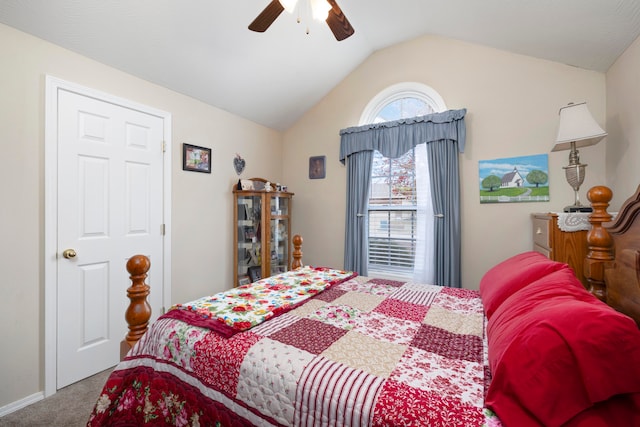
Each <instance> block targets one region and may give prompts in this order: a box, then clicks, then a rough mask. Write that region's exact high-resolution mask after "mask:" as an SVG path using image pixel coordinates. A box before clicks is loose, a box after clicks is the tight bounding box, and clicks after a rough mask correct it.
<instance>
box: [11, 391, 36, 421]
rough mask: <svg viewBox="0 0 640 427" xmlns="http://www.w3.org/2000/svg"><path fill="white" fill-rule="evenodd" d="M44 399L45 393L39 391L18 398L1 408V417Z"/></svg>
mask: <svg viewBox="0 0 640 427" xmlns="http://www.w3.org/2000/svg"><path fill="white" fill-rule="evenodd" d="M43 399H44V393H42V392H38V393H34V394H32V395H31V396H27V397H25V398H22V399H20V400H16V401H15V402H11V403H9V404H8V405H5V406H3V407H2V408H0V418H2V417H4V416H5V415H9V414H11V413H13V412H16V411H19V410H20V409H22V408H26V407H27V406H29V405H33V404H34V403H37V402H40V401H41V400H43Z"/></svg>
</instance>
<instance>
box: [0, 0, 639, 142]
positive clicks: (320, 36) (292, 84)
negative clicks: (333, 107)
mask: <svg viewBox="0 0 640 427" xmlns="http://www.w3.org/2000/svg"><path fill="white" fill-rule="evenodd" d="M305 1H306V0H300V2H305ZM337 1H338V4H339V5H340V7H341V8H342V11H343V12H344V14H345V15H346V16H347V18H348V19H349V21H350V22H351V24H352V25H353V27H354V28H355V34H354V35H353V36H352V37H350V38H348V39H346V40H344V41H341V42H338V41H336V39H335V38H334V37H333V35H332V34H331V32H330V30H329V28H328V26H327V25H326V24H325V23H324V22H315V21H311V22H309V20H308V19H306V13H305V12H304V11H302V12H301V13H300V15H301V18H302V21H303V22H302V23H300V24H298V23H296V16H294V15H289V14H288V13H287V12H284V13H282V14H281V15H280V16H279V17H278V18H277V19H276V21H275V22H274V24H273V25H272V26H271V27H270V28H269V29H268V30H267V31H266V32H265V33H256V32H252V31H249V30H248V29H247V26H248V25H249V23H250V22H251V21H253V19H254V18H255V17H256V16H257V15H258V13H260V12H261V11H262V10H263V9H264V8H265V6H267V4H268V3H269V2H270V0H108V1H107V0H0V22H1V23H4V24H6V25H9V26H12V27H15V28H17V29H19V30H22V31H24V32H27V33H30V34H33V35H35V36H37V37H40V38H42V39H45V40H48V41H50V42H52V43H55V44H57V45H60V46H62V47H64V48H67V49H69V50H72V51H75V52H77V53H80V54H82V55H84V56H87V57H89V58H92V59H95V60H97V61H100V62H102V63H104V64H107V65H110V66H113V67H115V68H118V69H120V70H123V71H125V72H128V73H130V74H133V75H135V76H138V77H141V78H143V79H145V80H148V81H151V82H154V83H156V84H159V85H162V86H165V87H167V88H170V89H172V90H175V91H177V92H180V93H183V94H185V95H188V96H191V97H194V98H197V99H199V100H201V101H203V102H206V103H208V104H211V105H214V106H216V107H219V108H222V109H224V110H227V111H229V112H231V113H234V114H237V115H239V116H242V117H245V118H247V119H249V120H252V121H254V122H256V123H260V124H262V125H265V126H268V127H270V128H273V129H277V130H284V129H287V128H288V127H289V126H291V125H292V124H293V123H295V121H296V120H297V119H299V118H300V116H301V115H303V114H304V113H305V111H307V110H308V109H309V108H310V107H312V106H313V105H314V104H315V103H317V102H318V101H319V100H320V99H321V98H322V97H323V96H325V95H326V94H327V93H328V92H329V91H330V90H331V89H332V88H333V87H334V86H335V85H336V84H337V83H339V82H340V81H341V80H342V79H343V78H344V77H345V76H346V75H348V74H349V73H350V72H351V71H352V70H353V69H354V68H356V67H357V66H358V65H359V64H360V63H361V62H362V61H363V60H364V59H365V58H367V57H368V56H369V55H371V54H372V53H373V52H375V51H377V50H379V49H382V48H385V47H387V46H390V45H393V44H396V43H399V42H402V41H405V40H409V39H412V38H415V37H418V36H420V35H423V34H435V35H440V36H445V37H450V38H454V39H459V40H463V41H469V42H473V43H478V44H482V45H486V46H491V47H495V48H498V49H503V50H507V51H511V52H514V53H519V54H524V55H529V56H534V57H538V58H543V59H549V60H552V61H557V62H561V63H565V64H569V65H573V66H576V67H581V68H585V69H590V70H596V71H602V72H604V71H606V70H607V69H608V68H609V67H610V66H611V65H612V64H613V62H614V61H615V60H616V58H617V57H618V56H619V55H620V54H621V53H622V52H623V51H624V50H625V49H626V48H627V47H628V46H629V45H630V44H631V43H632V42H633V41H634V40H635V39H636V38H637V37H638V36H639V35H640V2H638V1H637V0H482V1H480V0H394V1H389V0H337ZM307 28H308V30H309V34H307Z"/></svg>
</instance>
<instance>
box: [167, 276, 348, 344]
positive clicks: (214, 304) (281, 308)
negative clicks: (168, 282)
mask: <svg viewBox="0 0 640 427" xmlns="http://www.w3.org/2000/svg"><path fill="white" fill-rule="evenodd" d="M355 276H356V274H355V273H353V272H351V271H342V270H334V269H330V268H324V267H309V266H306V267H302V268H299V269H297V270H295V271H288V272H286V273H282V274H278V275H275V276H272V277H268V278H266V279H262V280H258V281H257V282H254V283H250V284H247V285H244V286H240V287H237V288H233V289H230V290H228V291H224V292H219V293H217V294H215V295H213V296H208V297H203V298H199V299H197V300H195V301H191V302H188V303H186V304H177V305H174V306H173V307H171V308H170V309H169V312H168V313H167V314H166V315H165V317H172V318H175V319H179V320H185V321H187V322H191V323H192V324H195V325H197V326H204V327H207V328H209V329H212V330H215V331H217V332H219V333H220V334H222V335H224V336H226V337H228V336H231V335H233V334H234V333H236V332H240V331H246V330H247V329H250V328H252V327H254V326H257V325H259V324H260V323H262V322H264V321H265V320H268V319H270V318H272V317H274V316H277V315H279V314H282V313H285V312H287V311H289V310H291V309H292V308H294V307H296V306H297V305H299V304H301V303H302V302H304V301H306V300H307V299H309V298H310V297H312V296H314V295H316V294H318V293H320V292H322V291H323V290H325V289H327V288H329V287H331V286H332V285H334V284H336V283H340V282H344V281H345V280H347V279H350V278H352V277H355ZM175 310H177V311H175Z"/></svg>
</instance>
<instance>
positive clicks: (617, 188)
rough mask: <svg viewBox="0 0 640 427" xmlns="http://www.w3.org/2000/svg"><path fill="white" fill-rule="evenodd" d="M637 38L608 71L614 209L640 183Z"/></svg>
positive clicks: (639, 42)
mask: <svg viewBox="0 0 640 427" xmlns="http://www.w3.org/2000/svg"><path fill="white" fill-rule="evenodd" d="M639 75H640V38H639V39H637V40H636V41H635V42H633V43H632V44H631V46H629V48H627V50H626V51H625V52H624V53H623V54H622V55H621V56H620V58H618V60H617V61H616V62H615V64H613V66H612V67H611V68H610V69H609V71H607V131H608V132H609V136H607V184H608V185H609V186H610V187H611V189H613V200H612V202H611V209H612V210H617V209H618V208H619V207H620V206H621V205H622V203H623V202H624V201H625V200H626V199H627V197H630V196H631V195H632V194H633V193H634V192H635V191H636V189H637V187H638V184H640V168H639V167H638V164H639V163H640V113H639V111H640V109H639V108H638V105H639V101H640V80H639V79H638V76H639Z"/></svg>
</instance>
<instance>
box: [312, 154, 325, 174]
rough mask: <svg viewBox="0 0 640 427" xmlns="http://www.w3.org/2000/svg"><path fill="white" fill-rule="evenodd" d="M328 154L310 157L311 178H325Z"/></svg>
mask: <svg viewBox="0 0 640 427" xmlns="http://www.w3.org/2000/svg"><path fill="white" fill-rule="evenodd" d="M326 157H327V156H313V157H309V179H324V177H325V161H326Z"/></svg>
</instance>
